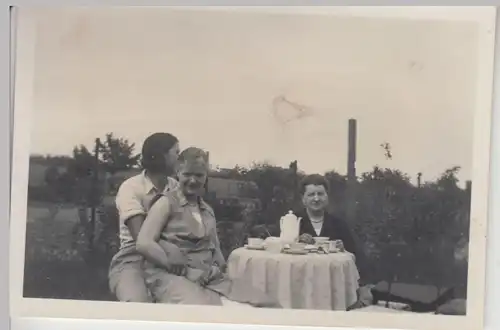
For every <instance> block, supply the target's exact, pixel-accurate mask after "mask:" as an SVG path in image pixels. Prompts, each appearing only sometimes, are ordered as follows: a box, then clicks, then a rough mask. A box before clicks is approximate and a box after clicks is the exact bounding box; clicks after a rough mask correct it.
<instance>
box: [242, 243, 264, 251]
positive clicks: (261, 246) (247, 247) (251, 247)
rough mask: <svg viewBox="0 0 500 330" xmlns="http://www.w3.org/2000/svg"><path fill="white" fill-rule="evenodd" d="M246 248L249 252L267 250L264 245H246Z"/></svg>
mask: <svg viewBox="0 0 500 330" xmlns="http://www.w3.org/2000/svg"><path fill="white" fill-rule="evenodd" d="M245 248H246V249H248V250H265V249H266V247H265V246H264V245H248V244H245Z"/></svg>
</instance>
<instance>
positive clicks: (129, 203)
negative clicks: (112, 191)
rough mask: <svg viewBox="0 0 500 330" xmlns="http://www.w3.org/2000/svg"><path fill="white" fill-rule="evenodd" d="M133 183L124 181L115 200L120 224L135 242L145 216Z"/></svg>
mask: <svg viewBox="0 0 500 330" xmlns="http://www.w3.org/2000/svg"><path fill="white" fill-rule="evenodd" d="M133 183H134V182H133V181H125V182H124V183H122V184H121V185H120V188H119V189H118V192H117V194H116V198H115V205H116V209H117V211H118V216H119V218H120V222H122V223H124V224H125V225H126V226H127V227H128V228H129V230H130V234H131V235H132V238H133V239H134V240H135V241H137V236H138V235H139V230H140V229H141V226H142V223H143V222H144V218H145V216H146V210H145V209H144V206H143V205H142V202H141V198H140V196H139V193H138V190H139V189H140V188H138V187H136V186H135V185H134V184H133Z"/></svg>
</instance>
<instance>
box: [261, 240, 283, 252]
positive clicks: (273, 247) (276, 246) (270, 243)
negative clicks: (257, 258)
mask: <svg viewBox="0 0 500 330" xmlns="http://www.w3.org/2000/svg"><path fill="white" fill-rule="evenodd" d="M264 244H265V245H266V251H269V252H271V253H281V250H282V249H283V243H282V242H281V239H280V238H279V237H268V238H266V240H265V243H264Z"/></svg>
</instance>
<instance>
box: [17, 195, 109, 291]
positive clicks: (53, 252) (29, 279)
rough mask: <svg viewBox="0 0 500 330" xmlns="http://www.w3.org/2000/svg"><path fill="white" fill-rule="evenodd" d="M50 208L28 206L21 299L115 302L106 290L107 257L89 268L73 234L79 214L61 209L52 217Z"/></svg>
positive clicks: (67, 208)
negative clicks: (22, 295) (22, 296)
mask: <svg viewBox="0 0 500 330" xmlns="http://www.w3.org/2000/svg"><path fill="white" fill-rule="evenodd" d="M49 209H50V205H48V204H47V203H45V204H44V203H30V204H29V206H28V221H27V227H26V251H25V270H24V296H25V297H32V298H60V299H84V300H114V297H113V296H112V295H111V293H110V292H109V288H108V279H107V273H108V265H109V256H103V255H100V256H99V258H96V259H100V260H95V264H94V263H93V264H92V265H88V264H87V263H86V262H85V260H83V258H82V246H81V245H79V244H78V239H79V237H78V235H77V233H75V232H74V229H75V225H76V224H77V223H78V211H77V209H76V207H74V206H66V205H65V206H63V207H62V208H61V209H60V210H59V211H58V212H57V214H56V215H55V216H54V217H53V218H51V213H50V211H49Z"/></svg>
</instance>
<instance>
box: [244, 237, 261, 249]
mask: <svg viewBox="0 0 500 330" xmlns="http://www.w3.org/2000/svg"><path fill="white" fill-rule="evenodd" d="M263 244H264V240H263V239H262V238H255V237H249V238H248V246H251V247H261V246H262V245H263Z"/></svg>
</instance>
